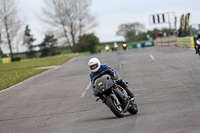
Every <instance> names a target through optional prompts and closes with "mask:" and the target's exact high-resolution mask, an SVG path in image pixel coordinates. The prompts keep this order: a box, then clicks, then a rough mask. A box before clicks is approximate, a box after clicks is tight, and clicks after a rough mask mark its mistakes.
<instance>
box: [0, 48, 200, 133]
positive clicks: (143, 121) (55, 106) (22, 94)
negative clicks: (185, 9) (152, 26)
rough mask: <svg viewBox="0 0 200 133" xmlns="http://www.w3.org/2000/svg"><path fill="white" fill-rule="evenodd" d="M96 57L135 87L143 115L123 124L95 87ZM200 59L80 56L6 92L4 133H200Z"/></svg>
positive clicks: (157, 53)
mask: <svg viewBox="0 0 200 133" xmlns="http://www.w3.org/2000/svg"><path fill="white" fill-rule="evenodd" d="M91 57H98V58H99V59H100V60H101V62H102V63H103V64H104V63H106V64H108V65H110V66H111V67H112V68H114V69H115V70H116V71H117V72H118V74H119V77H121V78H123V79H125V80H126V81H128V82H129V84H128V85H129V88H130V89H131V91H133V92H134V94H135V95H136V103H137V104H138V107H139V112H138V114H137V115H130V114H128V113H126V114H125V116H124V117H123V118H117V117H116V116H115V115H114V114H113V113H112V112H111V111H110V110H109V108H108V107H106V106H105V105H104V104H102V103H101V101H99V102H96V101H95V99H96V98H95V97H94V96H93V95H92V91H91V87H90V86H89V85H90V84H89V82H90V79H89V73H90V70H89V68H88V66H87V63H88V60H89V59H90V58H91ZM199 114H200V58H199V57H198V56H197V55H195V54H194V51H193V50H191V49H183V48H175V47H151V48H143V49H133V50H129V51H126V52H124V51H120V52H112V53H103V54H93V55H85V56H79V57H76V58H74V59H72V60H71V61H70V62H67V63H65V64H64V65H62V66H61V67H59V68H56V69H53V70H49V71H47V72H45V73H42V74H40V75H37V76H35V77H34V78H31V79H30V80H27V81H25V82H23V83H21V84H19V85H17V86H14V87H12V88H9V89H7V90H5V91H1V92H0V133H179V132H180V133H199V132H200V115H199Z"/></svg>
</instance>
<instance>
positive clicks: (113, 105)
mask: <svg viewBox="0 0 200 133" xmlns="http://www.w3.org/2000/svg"><path fill="white" fill-rule="evenodd" d="M105 103H106V105H107V106H108V107H109V108H110V110H111V111H112V112H113V113H114V114H115V115H116V116H117V117H119V118H121V117H123V116H124V111H123V109H122V107H121V105H120V104H119V103H118V101H116V100H115V99H112V98H111V97H109V98H107V99H106V101H105Z"/></svg>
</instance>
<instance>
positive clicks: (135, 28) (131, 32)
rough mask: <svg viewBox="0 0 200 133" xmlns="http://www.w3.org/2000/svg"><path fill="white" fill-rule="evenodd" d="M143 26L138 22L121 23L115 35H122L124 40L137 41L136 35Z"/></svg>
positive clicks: (140, 31)
mask: <svg viewBox="0 0 200 133" xmlns="http://www.w3.org/2000/svg"><path fill="white" fill-rule="evenodd" d="M144 29H145V26H144V25H143V24H140V23H130V24H121V25H119V27H118V31H117V32H116V35H118V36H123V37H124V38H125V40H126V41H138V40H137V36H138V35H139V34H141V33H142V31H143V30H144Z"/></svg>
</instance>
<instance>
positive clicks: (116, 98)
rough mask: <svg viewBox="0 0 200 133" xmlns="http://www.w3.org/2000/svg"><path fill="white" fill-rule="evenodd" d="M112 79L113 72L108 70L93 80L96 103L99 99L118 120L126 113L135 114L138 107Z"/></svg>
mask: <svg viewBox="0 0 200 133" xmlns="http://www.w3.org/2000/svg"><path fill="white" fill-rule="evenodd" d="M112 77H114V72H113V71H112V70H109V69H108V70H105V71H104V72H102V73H101V74H99V75H98V76H96V77H95V78H94V79H93V87H94V95H95V96H97V97H98V98H97V100H96V101H98V100H99V99H101V100H102V102H103V103H105V104H106V105H107V106H108V107H109V108H110V110H111V111H112V112H113V113H114V114H115V115H116V116H117V117H119V118H120V117H123V116H124V113H126V112H129V113H130V114H137V112H138V106H137V104H136V103H135V101H134V100H131V99H130V98H129V96H128V94H127V92H126V91H125V90H124V88H122V87H121V86H120V85H118V84H117V80H114V79H113V78H112Z"/></svg>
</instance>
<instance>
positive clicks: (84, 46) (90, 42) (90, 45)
mask: <svg viewBox="0 0 200 133" xmlns="http://www.w3.org/2000/svg"><path fill="white" fill-rule="evenodd" d="M99 44H100V43H99V38H97V37H96V36H95V35H94V34H84V35H83V36H81V37H80V39H79V41H78V43H77V46H78V48H79V49H78V52H85V51H90V52H91V53H96V52H98V49H97V45H99Z"/></svg>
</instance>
